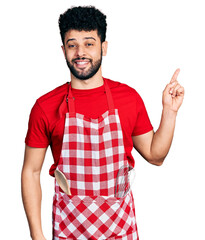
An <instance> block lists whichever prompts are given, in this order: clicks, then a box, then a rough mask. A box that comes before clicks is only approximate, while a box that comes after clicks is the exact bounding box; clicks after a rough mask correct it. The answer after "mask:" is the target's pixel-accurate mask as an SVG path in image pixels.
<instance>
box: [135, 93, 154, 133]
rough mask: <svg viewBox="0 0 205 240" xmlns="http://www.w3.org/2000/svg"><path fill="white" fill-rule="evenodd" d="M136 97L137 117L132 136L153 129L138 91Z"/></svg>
mask: <svg viewBox="0 0 205 240" xmlns="http://www.w3.org/2000/svg"><path fill="white" fill-rule="evenodd" d="M136 98H137V99H136V104H137V106H136V109H137V118H136V122H135V126H134V130H133V132H132V136H138V135H142V134H145V133H147V132H149V131H151V130H153V126H152V124H151V122H150V119H149V116H148V113H147V110H146V108H145V105H144V102H143V100H142V98H141V97H140V95H139V94H138V93H137V95H136Z"/></svg>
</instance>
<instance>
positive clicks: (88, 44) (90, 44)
mask: <svg viewBox="0 0 205 240" xmlns="http://www.w3.org/2000/svg"><path fill="white" fill-rule="evenodd" d="M93 45H94V44H93V43H87V44H86V46H88V47H91V46H93Z"/></svg>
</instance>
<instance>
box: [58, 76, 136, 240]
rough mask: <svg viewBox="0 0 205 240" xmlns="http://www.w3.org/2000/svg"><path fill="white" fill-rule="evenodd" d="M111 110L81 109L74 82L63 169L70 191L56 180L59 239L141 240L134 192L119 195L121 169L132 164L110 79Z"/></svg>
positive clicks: (108, 97) (59, 166)
mask: <svg viewBox="0 0 205 240" xmlns="http://www.w3.org/2000/svg"><path fill="white" fill-rule="evenodd" d="M104 87H105V94H106V97H107V102H108V111H106V112H105V113H104V114H103V115H101V116H100V117H98V118H96V119H92V118H89V117H86V116H84V115H82V114H79V113H76V112H75V102H74V98H73V95H72V90H71V84H69V87H68V97H67V103H68V108H69V112H67V113H66V119H65V129H64V136H63V143H62V150H61V156H60V160H59V163H58V166H57V169H58V170H60V171H61V172H63V173H64V175H65V177H66V179H67V180H68V183H69V186H70V191H71V195H67V194H66V193H64V192H63V190H62V189H61V188H60V187H59V185H58V183H57V182H56V180H55V195H54V199H53V240H60V239H82V240H83V239H90V240H92V239H93V240H102V239H110V240H112V239H123V240H138V239H139V238H138V232H137V225H136V220H135V211H134V200H133V196H132V193H131V191H129V192H128V193H127V194H126V195H125V196H123V197H121V198H119V197H115V189H116V186H115V185H116V177H117V173H118V171H119V169H120V168H121V167H122V166H123V165H127V164H128V160H127V158H126V153H125V148H124V143H123V133H122V129H121V124H120V119H119V115H118V110H117V109H115V108H114V103H113V99H112V95H111V91H110V89H109V86H108V84H107V81H106V79H104Z"/></svg>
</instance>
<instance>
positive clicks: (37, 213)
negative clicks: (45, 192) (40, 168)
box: [22, 169, 45, 240]
mask: <svg viewBox="0 0 205 240" xmlns="http://www.w3.org/2000/svg"><path fill="white" fill-rule="evenodd" d="M41 196H42V193H41V186H40V173H38V172H37V173H36V172H32V171H29V170H26V169H23V170H22V198H23V204H24V208H25V212H26V216H27V219H28V223H29V228H30V234H31V238H32V239H33V240H45V238H44V236H43V233H42V227H41Z"/></svg>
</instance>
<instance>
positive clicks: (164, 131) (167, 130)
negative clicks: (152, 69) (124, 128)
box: [132, 69, 184, 166]
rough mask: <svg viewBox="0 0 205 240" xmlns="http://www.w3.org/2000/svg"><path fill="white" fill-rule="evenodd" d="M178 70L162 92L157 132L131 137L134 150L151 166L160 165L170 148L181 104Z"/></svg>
mask: <svg viewBox="0 0 205 240" xmlns="http://www.w3.org/2000/svg"><path fill="white" fill-rule="evenodd" d="M179 71H180V70H179V69H177V70H176V72H175V73H174V75H173V77H172V79H171V81H170V83H169V84H168V85H167V86H166V88H165V90H164V92H163V99H162V103H163V110H162V117H161V122H160V125H159V128H158V130H157V131H156V132H155V133H154V132H153V131H150V132H148V133H146V134H143V135H140V136H133V137H132V140H133V145H134V148H135V149H136V150H137V151H138V152H139V153H140V154H141V155H142V156H143V157H144V158H145V159H146V160H147V161H148V162H150V163H151V164H154V165H158V166H160V165H162V163H163V161H164V159H165V157H166V156H167V154H168V152H169V149H170V147H171V143H172V139H173V136H174V129H175V122H176V116H177V112H178V110H179V108H180V106H181V104H182V102H183V97H184V88H183V87H182V86H180V85H179V83H178V82H177V76H178V74H179Z"/></svg>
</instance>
